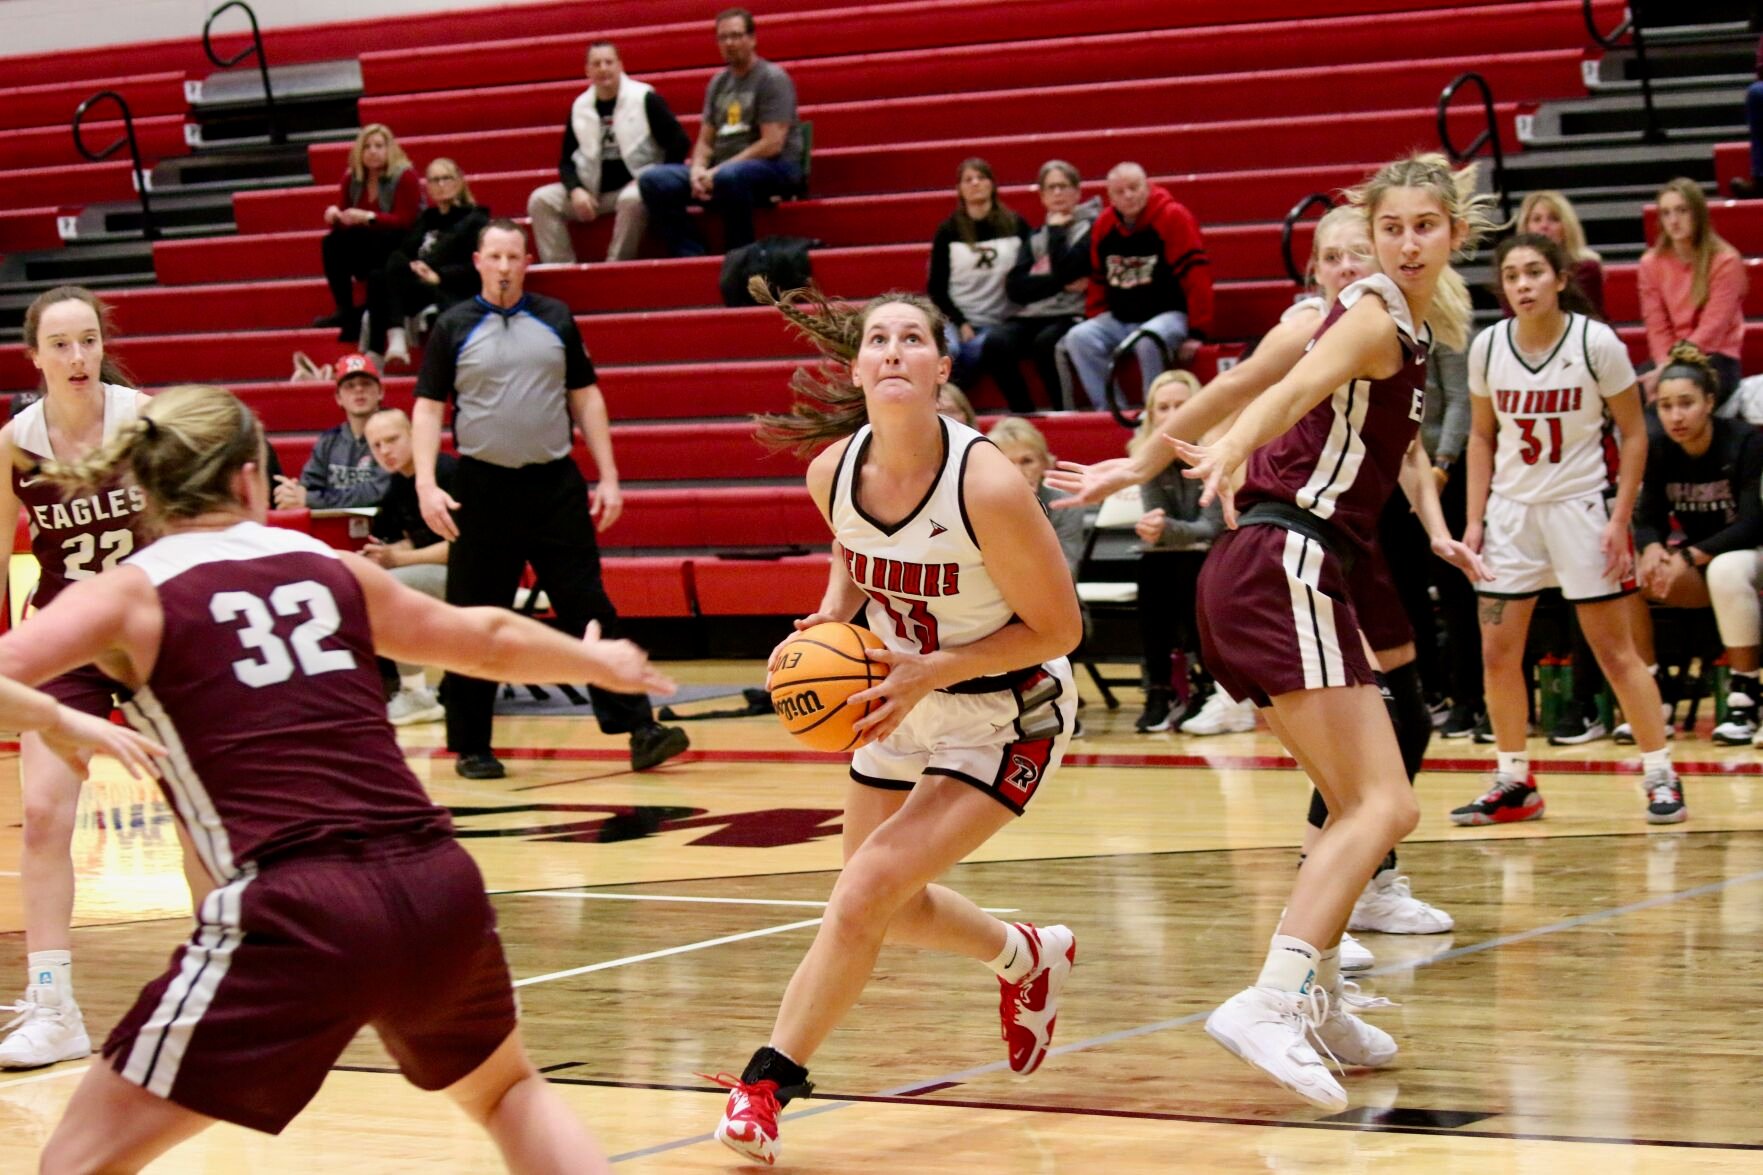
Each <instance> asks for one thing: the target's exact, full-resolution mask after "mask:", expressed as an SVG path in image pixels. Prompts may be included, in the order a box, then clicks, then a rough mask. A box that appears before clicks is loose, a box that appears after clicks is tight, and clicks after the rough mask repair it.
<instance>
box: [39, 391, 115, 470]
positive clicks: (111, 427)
mask: <svg viewBox="0 0 1763 1175" xmlns="http://www.w3.org/2000/svg"><path fill="white" fill-rule="evenodd" d="M100 386H101V387H102V388H103V389H104V439H105V440H106V441H108V440H110V439H111V438H112V437H114V436H115V435H116V434H117V433H118V432H119V431H121V429H122V428H123V426H124V425H129V424H133V423H134V422H135V415H136V413H135V397H137V396H139V395H140V394H141V393H139V392H137V391H136V390H135V389H134V388H125V387H123V386H122V385H120V384H101V385H100ZM12 443H13V444H15V445H17V446H18V447H19V448H20V449H23V450H24V451H25V452H27V453H29V454H30V455H31V456H33V457H35V458H37V459H38V460H39V461H53V460H54V459H55V449H54V447H53V446H52V445H50V443H49V421H48V420H47V419H46V418H45V417H44V415H43V401H42V400H41V399H38V400H34V401H32V402H31V403H30V404H29V405H28V406H26V408H25V409H24V410H23V411H22V412H20V413H19V414H18V415H17V416H14V417H13V418H12Z"/></svg>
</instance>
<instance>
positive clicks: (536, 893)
mask: <svg viewBox="0 0 1763 1175" xmlns="http://www.w3.org/2000/svg"><path fill="white" fill-rule="evenodd" d="M515 892H517V893H519V894H520V896H522V897H529V898H580V899H593V900H596V901H602V902H695V903H702V904H704V905H713V906H805V907H808V908H809V909H814V910H824V909H826V903H825V902H811V901H808V900H807V899H805V898H703V897H692V896H690V895H687V894H651V893H590V892H588V891H586V890H568V889H529V890H520V891H515ZM496 896H497V897H505V896H510V895H508V894H506V893H498V894H496ZM980 908H981V909H982V910H984V911H985V912H986V913H988V914H1016V913H1020V911H1019V910H1017V908H1016V907H1014V906H1010V907H1002V906H981V907H980Z"/></svg>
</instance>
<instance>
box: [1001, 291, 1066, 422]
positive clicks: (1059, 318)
mask: <svg viewBox="0 0 1763 1175" xmlns="http://www.w3.org/2000/svg"><path fill="white" fill-rule="evenodd" d="M1077 323H1078V320H1077V319H1076V318H1073V317H1072V316H1071V315H1069V314H1061V315H1056V316H1054V317H1052V318H1007V319H1005V320H1004V321H1003V322H1002V323H1000V324H999V325H997V326H994V327H991V328H990V329H988V330H987V331H986V341H985V344H984V345H983V346H982V347H981V348H980V367H981V368H982V369H983V370H984V371H987V372H990V373H991V377H992V380H993V382H994V383H996V384H997V385H998V390H999V391H1000V392H1002V393H1003V394H1004V402H1005V403H1007V404H1009V405H1010V411H1012V412H1033V411H1035V401H1034V396H1033V395H1032V394H1031V393H1030V392H1029V390H1028V381H1027V380H1025V379H1023V377H1022V365H1023V364H1024V363H1027V362H1032V363H1033V364H1034V365H1035V371H1036V372H1038V373H1039V374H1040V377H1041V386H1042V387H1044V388H1045V389H1046V391H1047V406H1048V407H1049V408H1051V409H1053V410H1054V411H1058V410H1059V409H1061V408H1067V407H1069V406H1070V405H1068V404H1066V403H1065V402H1064V395H1063V393H1062V392H1061V390H1060V382H1059V360H1058V359H1057V358H1056V354H1057V352H1058V349H1059V340H1060V339H1062V338H1064V337H1065V335H1066V333H1067V332H1068V331H1070V330H1071V328H1072V327H1074V326H1076V325H1077Z"/></svg>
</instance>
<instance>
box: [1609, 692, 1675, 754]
mask: <svg viewBox="0 0 1763 1175" xmlns="http://www.w3.org/2000/svg"><path fill="white" fill-rule="evenodd" d="M1659 715H1660V717H1662V718H1664V719H1665V737H1666V738H1667V739H1673V738H1676V737H1677V723H1675V722H1673V721H1672V718H1673V717H1674V716H1675V715H1674V713H1673V711H1672V708H1671V703H1670V702H1660V703H1659ZM1610 737H1611V738H1612V739H1614V740H1616V741H1617V742H1618V743H1621V744H1622V745H1623V746H1625V747H1632V746H1634V727H1632V726H1630V725H1629V724H1628V723H1626V722H1619V723H1617V725H1616V729H1615V730H1612V731H1611V732H1610Z"/></svg>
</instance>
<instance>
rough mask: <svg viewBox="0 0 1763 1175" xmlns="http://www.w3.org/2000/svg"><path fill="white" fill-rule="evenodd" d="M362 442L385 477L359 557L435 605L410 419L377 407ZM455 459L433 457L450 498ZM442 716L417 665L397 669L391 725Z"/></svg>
mask: <svg viewBox="0 0 1763 1175" xmlns="http://www.w3.org/2000/svg"><path fill="white" fill-rule="evenodd" d="M366 436H367V443H368V446H369V448H371V449H372V450H373V459H374V461H376V462H377V463H378V464H379V467H380V469H381V470H383V471H384V472H385V474H386V477H387V485H386V496H385V498H384V499H382V500H381V502H380V511H379V513H378V514H375V515H374V516H373V522H372V524H371V525H370V526H369V528H368V533H369V534H370V535H372V536H373V537H372V538H370V539H368V542H367V546H365V547H363V548H362V551H361V553H362V554H363V555H365V556H366V557H367V558H369V559H372V560H373V561H374V562H375V563H378V564H379V565H380V566H381V567H384V568H385V569H386V570H387V571H389V572H391V573H392V578H393V579H395V580H397V581H398V582H399V583H401V584H403V585H404V586H405V587H409V588H415V589H416V590H417V591H419V592H421V593H422V594H423V595H425V596H433V597H434V598H435V599H437V600H445V599H446V598H447V554H448V548H447V543H446V541H445V540H443V539H442V538H441V536H440V535H438V534H436V533H435V532H434V531H432V530H430V529H429V527H428V523H426V522H424V521H423V519H422V507H421V505H420V504H419V503H418V502H417V498H416V458H415V456H414V454H413V453H412V451H411V447H410V418H409V417H408V416H406V415H404V413H403V412H401V411H399V410H398V409H396V408H382V409H381V410H380V411H378V412H375V413H374V414H373V415H372V416H371V417H369V418H368V421H367V429H366ZM458 469H459V459H458V458H457V457H455V456H453V455H452V454H451V453H440V454H437V455H436V457H435V484H436V485H438V486H440V487H441V489H443V490H445V491H446V492H447V493H449V494H451V493H452V492H453V482H454V475H455V474H456V473H457V471H458ZM446 716H447V712H446V710H445V709H443V708H442V706H441V703H440V702H439V701H438V700H436V698H435V695H434V691H433V690H431V689H429V686H428V678H427V676H425V675H424V673H423V667H422V666H421V665H404V664H400V665H399V666H398V691H397V692H396V693H394V694H393V695H392V699H391V701H389V702H388V703H386V717H387V718H388V719H390V720H391V723H392V725H393V726H409V725H411V724H412V723H417V722H439V721H440V720H441V719H443V718H445V717H446Z"/></svg>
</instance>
